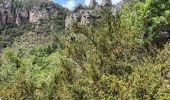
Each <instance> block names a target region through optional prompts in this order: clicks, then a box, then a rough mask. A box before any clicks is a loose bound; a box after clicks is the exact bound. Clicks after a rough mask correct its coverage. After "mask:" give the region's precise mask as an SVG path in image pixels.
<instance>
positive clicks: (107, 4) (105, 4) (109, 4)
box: [101, 0, 112, 6]
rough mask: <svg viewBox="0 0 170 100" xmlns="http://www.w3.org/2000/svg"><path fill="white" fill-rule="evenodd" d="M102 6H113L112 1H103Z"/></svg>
mask: <svg viewBox="0 0 170 100" xmlns="http://www.w3.org/2000/svg"><path fill="white" fill-rule="evenodd" d="M101 5H102V6H112V1H111V0H102V4H101Z"/></svg>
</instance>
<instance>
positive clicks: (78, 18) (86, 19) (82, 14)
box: [65, 0, 129, 29]
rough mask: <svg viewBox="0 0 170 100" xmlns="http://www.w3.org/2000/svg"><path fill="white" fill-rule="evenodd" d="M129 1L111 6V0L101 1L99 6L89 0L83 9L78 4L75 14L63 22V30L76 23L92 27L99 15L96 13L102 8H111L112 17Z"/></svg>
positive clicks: (94, 0)
mask: <svg viewBox="0 0 170 100" xmlns="http://www.w3.org/2000/svg"><path fill="white" fill-rule="evenodd" d="M128 1H129V0H121V1H120V2H119V3H118V4H116V5H113V4H112V1H111V0H102V3H101V5H99V4H97V2H96V0H91V1H90V4H89V5H88V7H83V6H82V5H80V4H79V6H76V8H75V11H76V12H74V13H73V12H70V13H69V14H68V15H67V17H66V20H65V28H66V29H70V26H71V25H72V24H73V23H74V22H78V23H80V24H81V25H94V24H95V21H96V19H97V18H99V17H100V15H99V14H98V13H97V12H98V11H100V10H101V9H102V8H104V7H109V8H112V13H113V16H115V14H116V13H117V12H118V11H119V10H120V9H121V8H122V6H123V5H124V4H125V3H127V2H128Z"/></svg>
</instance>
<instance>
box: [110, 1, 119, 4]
mask: <svg viewBox="0 0 170 100" xmlns="http://www.w3.org/2000/svg"><path fill="white" fill-rule="evenodd" d="M120 1H121V0H112V3H113V4H116V3H119V2H120Z"/></svg>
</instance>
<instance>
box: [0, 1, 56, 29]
mask: <svg viewBox="0 0 170 100" xmlns="http://www.w3.org/2000/svg"><path fill="white" fill-rule="evenodd" d="M20 2H21V1H20ZM50 15H55V16H57V10H55V11H54V7H52V6H47V4H45V3H44V4H42V5H35V6H33V7H32V8H29V9H27V8H24V7H23V8H21V7H17V5H16V3H15V0H4V1H3V2H2V3H0V26H2V25H6V24H16V25H18V26H20V25H21V24H24V23H26V22H31V23H35V22H38V21H39V20H40V19H47V18H49V16H50Z"/></svg>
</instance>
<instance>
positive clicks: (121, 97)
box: [0, 0, 170, 100]
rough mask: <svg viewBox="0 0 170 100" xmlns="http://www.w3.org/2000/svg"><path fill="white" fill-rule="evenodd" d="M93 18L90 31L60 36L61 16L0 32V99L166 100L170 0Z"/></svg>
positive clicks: (169, 94) (143, 0)
mask: <svg viewBox="0 0 170 100" xmlns="http://www.w3.org/2000/svg"><path fill="white" fill-rule="evenodd" d="M64 9H65V8H63V12H64V11H65V12H67V10H64ZM98 14H100V15H101V18H99V19H97V20H96V24H95V25H88V26H86V25H80V24H79V23H76V22H75V23H74V24H73V25H72V26H71V29H66V30H65V29H64V17H63V16H58V17H54V18H50V19H48V20H42V21H41V24H38V27H37V24H32V23H27V24H24V25H22V26H19V27H16V26H12V27H11V26H5V27H3V28H1V31H0V47H1V48H0V49H1V53H0V57H1V58H0V97H3V98H4V100H170V0H140V2H139V1H138V0H131V1H130V2H129V3H127V4H126V5H124V6H123V8H122V9H121V10H120V11H119V12H118V13H117V14H116V15H115V16H113V15H112V12H111V8H109V7H106V8H103V9H102V10H101V11H99V12H98ZM51 25H53V27H51ZM9 35H10V36H11V37H10V39H6V37H7V36H9Z"/></svg>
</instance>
